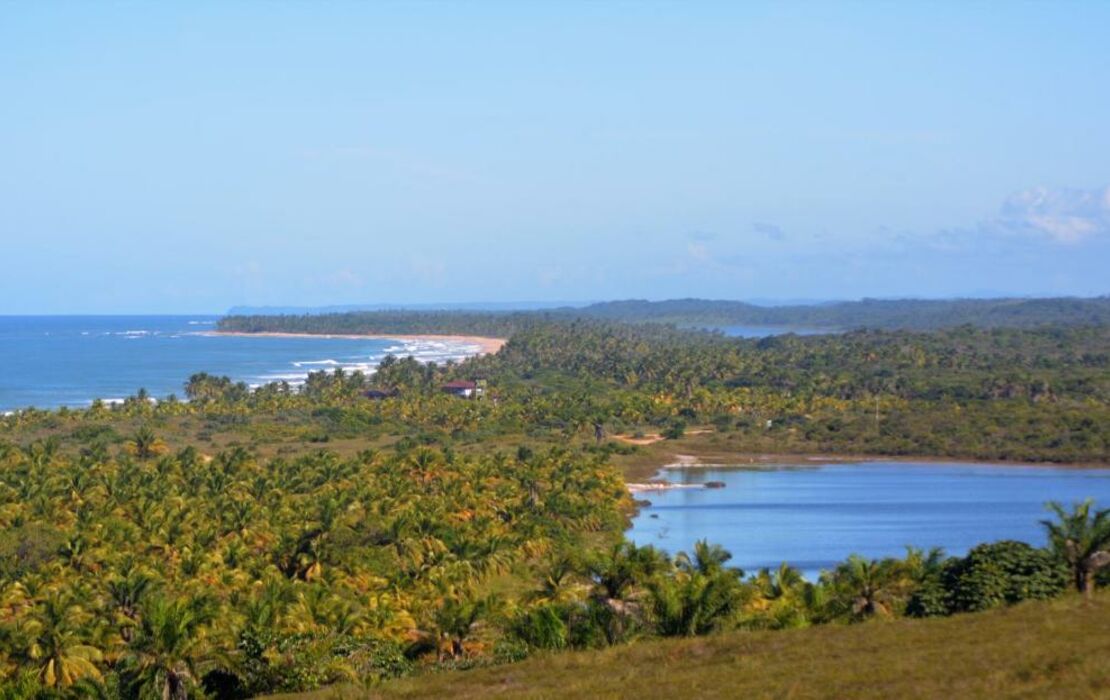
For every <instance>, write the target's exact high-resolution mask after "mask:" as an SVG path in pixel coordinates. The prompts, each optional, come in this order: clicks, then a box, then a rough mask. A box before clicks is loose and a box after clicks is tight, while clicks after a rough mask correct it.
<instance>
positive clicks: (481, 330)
mask: <svg viewBox="0 0 1110 700" xmlns="http://www.w3.org/2000/svg"><path fill="white" fill-rule="evenodd" d="M471 306H472V305H466V304H462V305H457V306H456V307H453V308H448V307H447V306H446V305H440V306H438V307H435V308H430V307H408V308H397V307H392V308H389V309H377V310H346V311H334V312H325V311H322V310H319V311H317V312H314V313H305V312H303V311H292V312H288V313H286V312H283V311H281V310H279V309H276V308H274V309H265V310H263V311H262V312H260V313H236V314H232V315H229V316H227V317H225V318H223V319H221V321H220V328H221V329H222V330H226V331H243V332H261V331H295V332H303V333H462V334H468V335H470V334H476V335H499V336H506V335H508V334H511V333H512V332H513V331H515V330H517V329H520V328H523V327H527V326H529V325H532V324H534V323H538V322H550V321H574V320H594V321H610V322H622V323H665V324H672V325H675V326H681V327H688V328H689V327H695V328H698V327H700V328H715V327H727V326H762V327H775V328H782V329H787V330H789V329H798V330H802V329H811V330H822V329H827V330H830V331H837V330H850V329H855V328H876V329H887V330H895V329H905V330H931V329H938V328H951V327H953V326H961V325H972V326H977V327H981V328H1035V327H1040V326H1102V325H1110V297H1105V296H1103V297H1095V298H1087V299H1081V298H1054V299H948V300H929V299H863V300H860V301H840V302H829V303H824V304H812V305H792V306H773V307H769V306H757V305H755V304H750V303H746V302H742V301H724V300H707V299H672V300H668V301H646V300H638V299H633V300H624V301H607V302H601V303H596V304H590V305H588V306H583V307H572V306H562V307H558V308H539V307H538V308H533V309H519V308H506V309H498V308H471ZM491 306H492V305H487V307H491ZM337 308H342V307H337ZM244 311H245V310H244Z"/></svg>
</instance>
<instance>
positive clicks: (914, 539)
mask: <svg viewBox="0 0 1110 700" xmlns="http://www.w3.org/2000/svg"><path fill="white" fill-rule="evenodd" d="M662 476H664V477H665V478H666V479H667V480H668V481H672V482H676V483H685V484H704V483H705V482H707V481H722V482H724V483H725V484H726V485H725V488H722V489H702V488H690V489H674V490H670V491H659V492H651V493H644V494H640V495H638V496H637V497H638V498H645V499H647V500H649V501H650V502H651V505H650V506H648V507H645V508H642V509H641V510H640V512H639V514H638V515H637V516H636V517H635V518H634V519H633V523H632V529H631V530H629V531H628V532H627V533H626V534H627V536H628V538H629V539H631V540H632V541H634V542H636V543H637V544H640V545H646V544H651V545H655V546H656V547H659V548H661V549H663V550H665V551H667V552H670V553H672V554H676V553H678V552H680V551H686V552H689V551H691V549H692V547H693V545H694V543H695V542H696V541H697V540H700V539H703V538H704V539H708V540H709V541H710V542H713V543H716V544H720V545H722V546H723V547H724V548H725V549H727V550H729V551H730V552H732V555H733V559H732V561H731V562H730V564H731V565H734V566H739V567H740V568H742V569H744V570H745V571H747V572H750V573H755V572H756V571H757V570H759V569H760V568H763V567H768V568H775V567H777V566H778V565H779V564H780V563H782V562H787V563H789V564H791V565H792V566H795V567H797V568H799V569H801V570H802V572H803V573H804V574H805V575H806V577H807V578H809V579H810V580H814V579H815V578H816V577H817V575H818V574H819V573H820V571H821V570H822V569H829V568H831V567H833V566H834V565H835V564H836V563H838V562H840V561H842V560H843V559H845V558H846V557H847V556H848V555H849V554H861V555H863V556H867V557H885V556H904V555H905V552H906V550H905V548H906V546H907V545H913V546H915V547H921V548H923V549H928V548H930V547H943V548H944V549H945V551H947V552H948V553H949V554H951V555H962V554H964V553H966V552H967V550H968V549H970V548H971V547H973V546H975V545H976V544H979V543H982V542H993V541H996V540H1004V539H1016V540H1021V541H1024V542H1028V543H1029V544H1032V545H1035V546H1041V545H1044V544H1045V542H1046V538H1045V534H1044V529H1043V528H1042V527H1041V526H1040V525H1039V524H1038V521H1039V520H1041V519H1044V518H1046V517H1049V514H1048V513H1047V512H1046V511H1045V502H1046V501H1050V500H1056V501H1061V502H1062V503H1064V504H1065V505H1070V504H1071V503H1073V502H1075V501H1081V500H1083V499H1086V498H1094V499H1095V501H1096V503H1097V504H1099V505H1101V506H1102V507H1105V506H1107V505H1110V470H1108V469H1069V468H1063V467H1034V466H1000V465H992V464H953V463H929V462H921V463H906V462H882V461H875V462H865V463H861V464H837V463H834V464H821V463H819V462H818V463H809V464H802V465H797V466H786V467H782V468H759V469H749V468H739V467H734V468H717V467H699V468H693V469H666V470H664V471H663V474H662Z"/></svg>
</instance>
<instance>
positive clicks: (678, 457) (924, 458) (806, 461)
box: [659, 452, 1110, 470]
mask: <svg viewBox="0 0 1110 700" xmlns="http://www.w3.org/2000/svg"><path fill="white" fill-rule="evenodd" d="M719 456H723V455H713V457H710V458H709V459H714V460H716V459H717V458H718V457H719ZM728 459H729V460H735V461H712V462H709V461H702V458H701V457H699V456H698V455H692V454H679V453H675V454H674V455H673V461H671V462H667V463H666V464H661V465H660V466H659V469H660V470H663V469H713V468H740V469H743V468H747V467H756V468H758V467H806V466H817V465H820V464H860V463H863V462H896V463H897V462H901V463H907V464H938V465H942V464H975V465H981V466H988V467H1014V468H1027V467H1034V468H1037V467H1041V468H1053V469H1110V463H1106V462H1015V461H1006V460H997V459H995V460H991V459H976V458H974V457H950V456H929V455H897V456H893V455H869V454H852V455H822V454H795V453H789V454H775V453H766V452H761V453H754V452H746V453H736V454H735V455H731V456H729V457H728ZM744 460H746V461H744Z"/></svg>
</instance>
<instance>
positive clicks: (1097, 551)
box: [1041, 499, 1110, 597]
mask: <svg viewBox="0 0 1110 700" xmlns="http://www.w3.org/2000/svg"><path fill="white" fill-rule="evenodd" d="M1093 505H1094V501H1092V500H1091V499H1087V500H1086V501H1083V502H1082V503H1076V504H1074V505H1073V506H1072V511H1071V512H1070V513H1069V512H1068V511H1067V510H1065V509H1064V507H1063V506H1062V505H1060V504H1059V503H1057V502H1055V501H1053V502H1051V503H1049V504H1048V509H1049V510H1051V511H1052V512H1053V513H1054V514H1055V515H1056V522H1053V521H1051V520H1042V521H1041V524H1042V525H1044V527H1045V529H1046V530H1048V540H1049V543H1050V544H1051V545H1052V548H1053V549H1054V550H1056V553H1057V554H1058V555H1059V556H1060V557H1061V558H1063V560H1064V561H1066V562H1067V563H1068V566H1070V567H1071V570H1072V575H1073V576H1074V580H1075V588H1076V590H1078V591H1079V592H1080V593H1082V594H1083V595H1084V596H1087V597H1090V595H1091V591H1092V590H1093V589H1094V587H1095V574H1096V573H1098V571H1099V570H1100V569H1102V568H1104V567H1106V566H1110V509H1106V508H1104V509H1102V510H1098V511H1095V512H1093V513H1092V512H1091V508H1092V506H1093Z"/></svg>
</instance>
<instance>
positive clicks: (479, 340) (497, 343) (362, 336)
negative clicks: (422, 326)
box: [198, 331, 508, 355]
mask: <svg viewBox="0 0 1110 700" xmlns="http://www.w3.org/2000/svg"><path fill="white" fill-rule="evenodd" d="M198 335H209V336H228V337H243V338H259V337H261V338H333V339H334V338H339V339H347V340H400V341H421V340H442V341H453V342H460V343H468V344H471V345H477V346H478V347H479V348H481V350H480V351H479V352H478V354H479V355H493V354H496V353H497V352H498V351H499V350H500V349H501V348H502V347H504V345H505V343H506V342H508V341H507V339H505V338H489V337H486V336H480V335H446V334H438V333H417V334H412V335H406V334H393V333H282V332H274V331H263V332H259V333H249V332H247V331H202V332H200V333H199V334H198Z"/></svg>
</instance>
